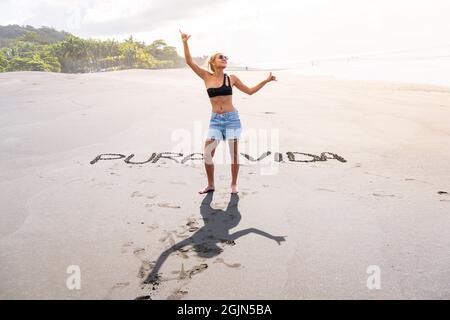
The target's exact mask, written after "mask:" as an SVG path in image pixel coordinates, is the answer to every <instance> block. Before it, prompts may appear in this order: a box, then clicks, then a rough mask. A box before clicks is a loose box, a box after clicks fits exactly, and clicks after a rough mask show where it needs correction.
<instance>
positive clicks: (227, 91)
mask: <svg viewBox="0 0 450 320" xmlns="http://www.w3.org/2000/svg"><path fill="white" fill-rule="evenodd" d="M226 78H228V86H226V85H225V79H226ZM206 91H207V92H208V96H209V97H210V98H212V97H216V96H229V95H232V94H233V88H232V87H231V80H230V77H229V76H228V75H227V74H226V73H224V75H223V84H222V86H221V87H219V88H207V89H206Z"/></svg>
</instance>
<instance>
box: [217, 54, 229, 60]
mask: <svg viewBox="0 0 450 320" xmlns="http://www.w3.org/2000/svg"><path fill="white" fill-rule="evenodd" d="M219 59H222V60H228V56H224V55H223V54H219Z"/></svg>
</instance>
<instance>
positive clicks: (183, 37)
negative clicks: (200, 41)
mask: <svg viewBox="0 0 450 320" xmlns="http://www.w3.org/2000/svg"><path fill="white" fill-rule="evenodd" d="M178 30H179V31H180V33H181V40H182V41H183V42H187V41H188V40H189V38H190V37H191V35H187V34H186V33H183V32H181V30H180V29H178Z"/></svg>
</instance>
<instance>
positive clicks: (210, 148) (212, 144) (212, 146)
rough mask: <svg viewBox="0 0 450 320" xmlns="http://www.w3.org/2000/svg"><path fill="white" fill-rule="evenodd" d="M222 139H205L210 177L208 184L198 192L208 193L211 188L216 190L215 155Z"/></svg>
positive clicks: (205, 160) (205, 153)
mask: <svg viewBox="0 0 450 320" xmlns="http://www.w3.org/2000/svg"><path fill="white" fill-rule="evenodd" d="M219 142H220V140H215V139H207V140H206V141H205V152H204V153H203V158H204V163H205V170H206V176H207V177H208V185H207V186H206V187H205V188H203V189H202V190H200V191H199V192H198V193H200V194H202V193H206V192H208V191H210V190H214V162H213V157H214V153H215V152H216V147H217V145H218V144H219Z"/></svg>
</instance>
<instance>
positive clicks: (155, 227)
mask: <svg viewBox="0 0 450 320" xmlns="http://www.w3.org/2000/svg"><path fill="white" fill-rule="evenodd" d="M158 228H159V225H158V224H157V223H156V222H155V223H153V224H152V225H151V226H147V232H152V231H153V230H155V229H158Z"/></svg>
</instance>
